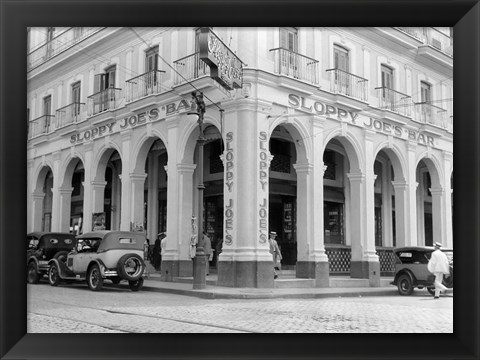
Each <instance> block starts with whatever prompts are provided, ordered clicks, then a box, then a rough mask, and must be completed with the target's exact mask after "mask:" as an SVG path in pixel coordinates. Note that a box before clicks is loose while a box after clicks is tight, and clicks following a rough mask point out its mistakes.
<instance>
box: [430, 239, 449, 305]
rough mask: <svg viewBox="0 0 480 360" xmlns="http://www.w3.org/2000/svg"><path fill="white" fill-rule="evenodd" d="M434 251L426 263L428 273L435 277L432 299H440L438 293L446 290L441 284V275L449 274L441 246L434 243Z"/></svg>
mask: <svg viewBox="0 0 480 360" xmlns="http://www.w3.org/2000/svg"><path fill="white" fill-rule="evenodd" d="M434 246H435V251H434V252H432V256H431V257H430V260H429V262H428V271H430V272H431V273H432V274H434V275H435V296H434V299H438V298H439V297H440V291H445V290H447V287H446V286H444V285H443V284H442V281H443V275H444V274H446V275H448V274H450V265H449V263H448V258H447V255H445V253H444V252H443V251H441V250H440V249H441V247H442V244H440V243H438V242H436V243H435V244H434Z"/></svg>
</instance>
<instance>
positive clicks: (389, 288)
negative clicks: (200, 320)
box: [142, 274, 398, 299]
mask: <svg viewBox="0 0 480 360" xmlns="http://www.w3.org/2000/svg"><path fill="white" fill-rule="evenodd" d="M216 280H217V279H216V275H210V276H208V277H207V283H206V286H205V289H202V290H193V285H192V282H193V278H191V277H190V278H178V279H175V282H166V281H161V280H160V275H159V274H150V275H149V277H148V278H145V281H144V284H143V288H142V291H156V292H162V293H169V294H178V295H186V296H195V297H199V298H204V299H277V298H284V299H312V298H328V297H361V296H392V295H396V294H398V292H397V288H396V287H395V286H393V285H390V281H391V280H392V279H391V278H382V279H381V286H380V287H368V286H360V287H354V286H353V287H352V285H351V284H350V285H348V287H337V286H338V283H337V284H336V285H335V287H332V281H331V282H330V283H331V287H329V288H314V287H275V288H271V289H257V288H230V287H224V286H216V285H215V284H216ZM298 280H299V281H301V280H303V279H298ZM345 280H348V279H345ZM352 280H356V279H352ZM360 280H361V279H360ZM277 281H278V282H280V281H281V280H275V282H276V283H277ZM363 283H364V282H362V284H363ZM276 286H278V285H276Z"/></svg>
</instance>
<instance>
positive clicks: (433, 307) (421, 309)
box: [27, 284, 453, 333]
mask: <svg viewBox="0 0 480 360" xmlns="http://www.w3.org/2000/svg"><path fill="white" fill-rule="evenodd" d="M434 319H435V320H434ZM27 328H28V332H30V333H48V332H53V333H58V332H62V333H68V332H70V333H95V332H101V333H107V332H117V333H121V332H126V333H238V332H245V333H250V332H252V333H452V332H453V295H452V294H447V295H446V296H445V297H442V298H440V299H439V300H434V299H433V298H432V297H431V296H430V295H429V294H428V293H427V292H426V291H416V292H415V293H414V294H413V295H412V296H407V297H402V296H386V297H385V296H382V297H349V298H326V299H271V300H218V299H217V300H205V299H198V298H193V297H188V296H182V295H172V294H160V293H152V292H142V291H140V292H138V293H132V292H130V291H129V290H128V289H127V288H125V287H121V286H118V287H106V288H105V290H104V291H102V292H99V293H94V292H92V291H90V290H89V289H88V288H87V287H86V286H84V285H73V286H60V287H57V288H54V287H51V286H49V285H47V284H40V285H28V324H27Z"/></svg>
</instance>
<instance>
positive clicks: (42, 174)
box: [32, 161, 53, 192]
mask: <svg viewBox="0 0 480 360" xmlns="http://www.w3.org/2000/svg"><path fill="white" fill-rule="evenodd" d="M49 171H51V172H52V174H53V165H52V164H51V163H50V162H49V161H42V163H41V164H40V165H39V166H38V167H37V169H36V170H35V172H34V175H33V179H32V181H33V191H34V192H43V185H44V183H45V178H46V176H47V174H48V172H49Z"/></svg>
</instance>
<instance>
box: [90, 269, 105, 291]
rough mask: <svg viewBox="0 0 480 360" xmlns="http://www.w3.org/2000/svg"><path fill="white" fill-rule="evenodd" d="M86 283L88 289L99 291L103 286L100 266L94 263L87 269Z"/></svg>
mask: <svg viewBox="0 0 480 360" xmlns="http://www.w3.org/2000/svg"><path fill="white" fill-rule="evenodd" d="M87 284H88V287H89V288H90V290H93V291H100V290H102V287H103V278H102V274H101V272H100V267H99V266H98V265H97V264H94V265H92V266H91V267H90V269H88V274H87Z"/></svg>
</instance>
